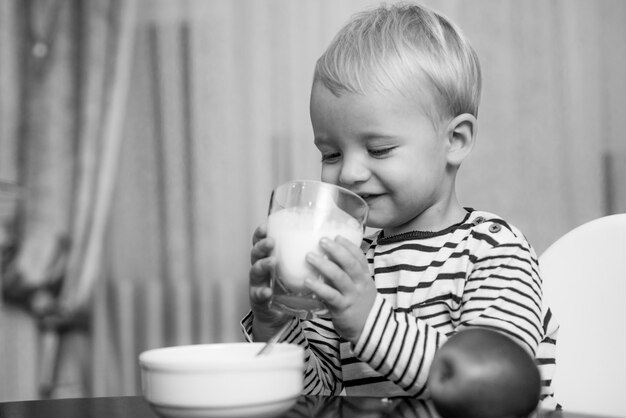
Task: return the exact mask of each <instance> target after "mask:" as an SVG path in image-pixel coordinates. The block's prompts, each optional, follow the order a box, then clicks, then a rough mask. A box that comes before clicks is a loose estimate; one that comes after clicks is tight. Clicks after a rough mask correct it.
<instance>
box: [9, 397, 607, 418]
mask: <svg viewBox="0 0 626 418" xmlns="http://www.w3.org/2000/svg"><path fill="white" fill-rule="evenodd" d="M365 416H366V417H368V418H377V417H381V418H382V417H396V416H401V417H415V418H439V417H438V416H437V415H436V413H434V409H433V407H432V405H431V404H430V403H429V402H426V401H419V400H415V399H411V398H394V399H389V400H388V399H384V398H383V399H381V398H364V397H343V396H304V395H303V396H300V397H299V398H298V401H297V403H296V404H295V405H294V406H293V407H292V408H291V409H290V410H289V411H287V412H286V413H284V414H283V415H281V417H283V418H301V417H302V418H306V417H327V418H334V417H342V418H361V417H365ZM0 417H1V418H122V417H124V418H125V417H128V418H158V416H157V415H156V413H155V412H153V411H152V409H151V407H150V405H149V404H148V403H147V402H146V401H145V400H144V398H143V397H141V396H119V397H103V398H76V399H54V400H39V401H21V402H3V403H0ZM537 418H601V417H600V416H599V415H588V414H587V415H586V414H576V413H571V412H551V413H548V412H541V413H539V414H537Z"/></svg>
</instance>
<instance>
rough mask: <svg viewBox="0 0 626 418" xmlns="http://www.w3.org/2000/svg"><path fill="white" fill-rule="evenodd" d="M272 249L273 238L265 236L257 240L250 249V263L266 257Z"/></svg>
mask: <svg viewBox="0 0 626 418" xmlns="http://www.w3.org/2000/svg"><path fill="white" fill-rule="evenodd" d="M273 250H274V240H272V239H271V238H265V239H262V240H260V241H258V242H257V243H256V244H254V246H253V247H252V250H251V251H250V264H254V263H256V262H257V261H258V260H260V259H262V258H266V257H268V256H269V255H270V254H271V253H272V251H273Z"/></svg>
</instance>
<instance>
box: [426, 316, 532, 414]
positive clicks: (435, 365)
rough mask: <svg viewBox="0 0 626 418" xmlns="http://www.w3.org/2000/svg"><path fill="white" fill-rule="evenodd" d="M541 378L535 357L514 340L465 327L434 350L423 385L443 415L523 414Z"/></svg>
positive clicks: (491, 332) (527, 410)
mask: <svg viewBox="0 0 626 418" xmlns="http://www.w3.org/2000/svg"><path fill="white" fill-rule="evenodd" d="M540 379H541V378H540V376H539V369H538V368H537V365H536V364H535V361H534V359H533V358H532V357H531V356H530V354H529V353H527V352H526V351H525V350H524V349H523V348H522V347H521V346H520V345H519V344H518V343H516V342H515V341H513V340H512V339H511V338H509V337H508V336H506V335H504V334H502V333H499V332H496V331H492V330H489V329H485V328H469V329H466V330H463V331H459V332H458V333H456V334H454V335H452V336H451V337H450V338H449V339H448V340H447V341H446V342H445V343H444V344H443V346H441V347H440V348H439V350H437V352H436V353H435V356H434V358H433V362H432V365H431V368H430V373H429V377H428V388H429V391H430V395H431V398H432V401H433V404H434V406H435V409H436V410H437V412H438V413H439V414H440V415H441V417H442V418H521V417H524V418H525V417H528V416H529V415H530V414H531V413H532V412H533V411H535V409H536V408H537V405H538V403H539V395H540V391H541V380H540Z"/></svg>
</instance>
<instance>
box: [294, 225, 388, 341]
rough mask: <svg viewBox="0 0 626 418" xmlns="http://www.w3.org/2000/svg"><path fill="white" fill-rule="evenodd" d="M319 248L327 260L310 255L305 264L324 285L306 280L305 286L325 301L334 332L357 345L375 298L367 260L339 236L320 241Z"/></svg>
mask: <svg viewBox="0 0 626 418" xmlns="http://www.w3.org/2000/svg"><path fill="white" fill-rule="evenodd" d="M320 247H322V249H323V250H324V252H325V253H326V255H328V259H326V258H324V257H321V256H319V255H317V254H315V253H309V254H308V255H307V261H308V262H309V263H310V264H311V265H312V266H313V267H314V268H315V269H317V270H318V271H319V272H320V274H321V275H322V276H324V281H321V280H313V279H307V280H306V281H305V285H306V286H307V287H308V288H309V289H310V290H311V291H312V292H313V293H315V294H316V295H317V296H318V297H319V298H320V299H322V300H323V301H324V303H325V305H326V307H327V308H328V310H329V312H330V314H331V316H332V319H333V324H334V325H335V329H336V330H337V332H339V334H340V335H341V336H343V337H344V338H345V339H346V340H348V341H351V342H352V343H356V342H357V340H358V339H359V337H360V336H361V332H362V331H363V327H364V326H365V321H366V319H367V316H368V314H369V312H370V310H371V309H372V306H373V305H374V299H375V298H376V286H375V284H374V281H373V280H372V277H371V275H370V271H369V268H368V266H367V260H366V258H365V256H364V255H363V252H362V251H361V249H360V248H359V247H357V246H356V245H354V244H353V243H352V242H350V241H348V240H347V239H345V238H344V237H341V236H338V237H337V238H336V239H335V240H334V241H333V240H330V239H327V238H324V239H322V240H321V241H320Z"/></svg>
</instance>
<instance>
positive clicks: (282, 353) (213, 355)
mask: <svg viewBox="0 0 626 418" xmlns="http://www.w3.org/2000/svg"><path fill="white" fill-rule="evenodd" d="M263 345H264V343H224V344H196V345H185V346H176V347H166V348H157V349H154V350H148V351H144V352H143V353H141V354H140V355H139V365H140V368H141V383H142V387H143V395H144V397H145V398H146V400H147V401H148V402H149V403H150V405H151V406H152V407H153V408H154V410H155V411H156V412H157V413H158V414H159V415H162V416H165V417H177V418H181V417H235V416H248V415H254V416H260V415H264V414H266V415H269V416H273V415H276V414H278V413H280V412H284V411H286V410H288V409H289V408H290V407H291V406H292V405H294V404H295V403H296V400H297V398H298V396H299V395H300V393H301V392H302V386H303V372H304V350H303V349H302V347H299V346H297V345H292V344H284V343H281V344H276V345H275V346H274V347H273V348H272V350H271V351H269V353H267V354H264V355H262V356H258V357H257V356H256V354H257V353H258V352H259V350H260V349H261V347H263Z"/></svg>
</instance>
